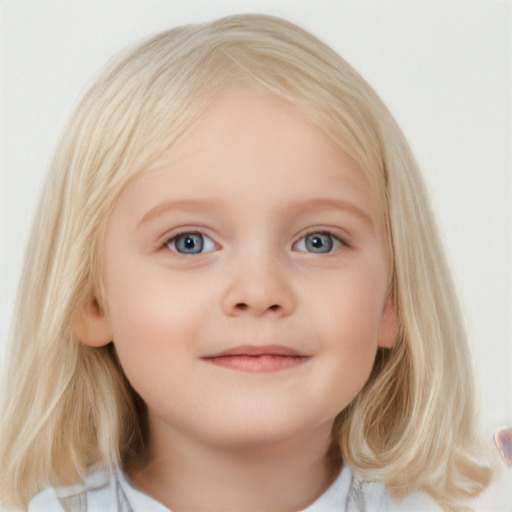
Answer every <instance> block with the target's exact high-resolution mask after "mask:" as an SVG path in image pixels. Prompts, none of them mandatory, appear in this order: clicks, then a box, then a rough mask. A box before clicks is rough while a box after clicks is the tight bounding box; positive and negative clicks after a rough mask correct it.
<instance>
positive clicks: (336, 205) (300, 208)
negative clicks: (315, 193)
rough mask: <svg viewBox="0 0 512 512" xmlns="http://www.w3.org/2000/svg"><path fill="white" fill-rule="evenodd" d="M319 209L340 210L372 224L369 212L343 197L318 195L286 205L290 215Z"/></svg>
mask: <svg viewBox="0 0 512 512" xmlns="http://www.w3.org/2000/svg"><path fill="white" fill-rule="evenodd" d="M319 210H342V211H345V212H348V213H351V214H352V215H354V216H355V217H358V218H359V219H360V220H362V221H363V222H365V223H366V224H369V225H370V226H373V225H374V220H373V219H372V217H371V215H370V214H369V213H367V212H366V211H365V210H363V209H362V208H360V207H359V206H357V205H356V204H354V203H352V202H350V201H345V200H343V199H338V198H329V197H319V198H315V199H308V200H306V201H297V202H294V203H291V204H290V205H287V207H286V211H287V212H290V215H291V214H294V215H301V214H304V213H309V212H314V211H319Z"/></svg>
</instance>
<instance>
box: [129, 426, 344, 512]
mask: <svg viewBox="0 0 512 512" xmlns="http://www.w3.org/2000/svg"><path fill="white" fill-rule="evenodd" d="M169 434H170V432H169V430H168V429H166V428H159V427H158V425H152V427H151V434H150V439H151V444H150V447H149V458H148V462H147V463H146V464H145V465H144V466H143V467H142V468H140V469H136V470H132V471H131V477H132V480H133V483H134V484H135V486H136V487H137V488H139V489H140V490H141V491H142V492H144V493H146V494H147V495H149V496H151V497H153V498H154V499H156V500H157V501H159V502H161V503H162V504H163V505H165V506H166V507H168V508H169V509H171V510H173V512H182V511H187V510H202V511H205V512H207V511H222V510H237V511H239V512H243V511H249V510H252V511H254V510H259V511H262V512H263V511H266V510H269V511H270V510H282V511H295V510H301V509H303V508H306V507H307V506H308V505H310V504H311V503H313V502H314V501H315V500H316V499H317V498H318V497H319V496H320V495H321V494H322V493H323V492H324V491H325V490H326V489H327V487H328V486H329V485H330V484H331V483H332V481H333V480H334V479H335V478H336V476H337V474H338V472H339V470H340V462H339V458H338V456H337V454H336V451H335V450H334V449H332V447H331V441H330V435H331V425H330V424H326V425H323V426H322V427H320V428H319V429H316V430H315V431H314V432H305V433H300V434H297V435H295V436H293V437H290V438H287V439H286V440H282V441H275V442H272V443H252V444H250V445H237V446H235V447H232V446H227V445H221V444H215V445H211V444H202V443H197V442H196V441H195V440H191V439H190V438H188V436H186V435H183V434H181V433H179V432H176V431H173V432H172V435H169Z"/></svg>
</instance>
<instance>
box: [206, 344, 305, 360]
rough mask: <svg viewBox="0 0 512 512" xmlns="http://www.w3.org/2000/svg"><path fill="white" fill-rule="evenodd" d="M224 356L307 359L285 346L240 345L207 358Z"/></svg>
mask: <svg viewBox="0 0 512 512" xmlns="http://www.w3.org/2000/svg"><path fill="white" fill-rule="evenodd" d="M224 356H254V357H256V356H289V357H307V356H306V354H302V353H300V352H299V351H298V350H295V349H293V348H291V347H287V346H285V345H240V346H239V347H232V348H228V349H226V350H223V351H222V352H218V353H216V354H213V355H211V356H207V358H212V357H224Z"/></svg>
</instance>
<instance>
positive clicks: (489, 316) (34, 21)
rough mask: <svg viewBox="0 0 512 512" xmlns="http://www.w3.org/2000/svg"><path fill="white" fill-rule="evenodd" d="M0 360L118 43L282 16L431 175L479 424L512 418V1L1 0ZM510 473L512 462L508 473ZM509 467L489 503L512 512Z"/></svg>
mask: <svg viewBox="0 0 512 512" xmlns="http://www.w3.org/2000/svg"><path fill="white" fill-rule="evenodd" d="M0 5H1V7H0V44H1V46H0V52H1V54H0V73H1V75H0V84H1V89H0V100H1V103H0V109H1V110H0V130H1V131H0V144H1V146H0V150H1V151H0V166H1V167H0V169H1V172H0V221H1V222H0V248H1V250H0V258H1V259H0V360H1V359H2V358H1V354H2V352H3V351H4V350H5V345H6V340H7V331H8V323H9V317H10V314H11V308H12V303H13V298H14V294H15V287H16V281H17V277H18V275H19V272H20V261H21V257H22V256H21V255H22V252H23V247H24V245H25V243H27V244H28V247H29V249H30V250H32V251H37V247H34V246H32V245H31V243H30V240H27V239H26V238H27V231H28V227H29V224H30V219H31V216H32V214H33V208H34V203H35V199H36V197H37V193H38V189H39V187H40V182H41V179H42V173H43V171H44V169H45V166H46V164H47V162H48V159H49V155H50V153H51V150H52V148H53V146H54V144H55V141H56V138H57V136H58V134H59V132H60V130H61V128H62V126H63V123H64V121H65V118H66V117H67V115H68V114H69V112H70V110H71V108H72V106H73V105H74V104H75V102H76V100H77V98H78V96H79V95H80V93H81V92H83V90H84V88H85V85H86V84H87V83H89V82H90V80H91V77H92V76H93V75H94V74H95V73H96V72H97V71H98V69H99V68H100V67H101V66H102V65H103V64H104V63H105V62H106V61H107V60H108V59H109V58H110V57H111V56H112V55H113V54H114V53H116V52H117V51H119V50H121V49H122V48H123V47H125V46H126V45H127V44H132V43H134V42H135V41H137V40H138V39H140V38H141V37H145V36H147V35H150V34H152V33H154V32H157V31H161V30H165V29H168V28H170V27H173V26H176V25H180V24H183V23H195V22H201V21H208V20H211V19H214V18H216V17H219V16H223V15H227V14H233V13H239V12H264V13H269V14H275V15H278V16H282V17H285V18H287V19H289V20H290V21H293V22H296V23H298V24H300V25H302V26H304V27H305V28H307V29H309V30H310V31H312V32H313V33H315V34H316V35H317V36H319V37H320V38H322V39H323V40H324V41H326V42H327V43H329V44H330V45H331V46H333V47H334V48H335V49H336V50H337V51H338V52H339V53H340V54H341V55H342V56H344V57H345V58H346V59H347V60H348V61H349V62H350V63H351V64H353V65H354V66H355V68H356V69H357V70H358V71H359V72H360V73H361V74H362V75H363V76H364V77H365V78H366V79H367V80H368V81H369V82H370V84H371V85H372V86H373V87H374V88H375V89H376V90H377V92H378V93H379V94H380V95H381V97H382V98H383V100H384V101H385V102H386V104H387V105H388V107H389V108H390V109H391V111H392V112H393V114H394V115H395V117H396V118H397V120H398V122H399V124H400V125H401V127H402V128H403V130H404V132H405V134H406V136H407V138H408V140H409V142H410V143H411V146H412V148H413V150H414V152H415V154H416V156H417V158H418V160H419V163H420V165H421V167H422V169H423V171H424V173H425V177H426V181H427V183H428V185H429V187H430V189H431V193H432V196H433V201H434V206H435V210H436V213H437V215H438V220H439V222H440V225H441V231H442V233H443V236H444V239H445V242H446V245H447V250H448V254H449V256H450V259H451V263H452V267H453V270H454V273H455V276H456V280H457V283H458V285H459V289H460V294H461V296H462V299H463V302H464V304H465V307H466V311H467V316H468V322H469V325H470V329H471V335H472V339H473V341H474V347H475V355H476V360H477V364H478V369H479V373H480V381H481V388H482V402H483V414H482V418H483V420H482V421H483V425H484V428H485V431H486V434H487V436H488V439H491V437H492V433H493V431H494V429H495V428H497V427H499V426H501V425H505V424H512V392H511V391H512V389H511V388H512V386H511V385H512V376H511V369H512V350H511V321H510V313H511V284H512V281H511V271H510V270H511V233H512V230H511V206H510V204H511V179H510V178H511V176H510V175H511V90H512V85H511V51H510V48H511V29H510V26H511V21H512V19H511V3H510V1H506V0H503V1H493V0H480V1H465V0H444V1H427V0H402V1H393V0H380V1H378V0H377V1H376V0H374V1H353V0H288V1H285V0H271V1H266V0H259V1H257V0H254V1H252V0H239V1H236V0H232V1H227V0H223V1H220V0H212V1H208V0H202V1H198V0H186V1H184V0H181V1H177V0H167V1H149V0H132V1H123V2H121V1H109V0H103V1H93V0H90V1H76V0H67V1H64V0H61V1H46V0H44V1H43V0H40V1H31V2H29V1H20V0H18V1H14V0H13V1H10V2H5V1H4V2H2V3H0ZM511 471H512V470H511ZM509 479H510V475H508V474H507V470H505V469H503V473H502V475H501V477H500V479H499V480H498V481H497V482H496V484H495V487H494V488H493V489H492V490H491V491H489V492H488V493H487V494H488V496H487V497H486V498H485V500H484V501H482V502H481V503H480V505H479V508H480V509H481V510H510V509H511V507H512V500H511V497H510V489H509V485H508V484H507V481H508V483H510V482H509Z"/></svg>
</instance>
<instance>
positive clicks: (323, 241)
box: [293, 232, 341, 254]
mask: <svg viewBox="0 0 512 512" xmlns="http://www.w3.org/2000/svg"><path fill="white" fill-rule="evenodd" d="M340 244H341V242H340V240H339V239H338V238H337V237H335V236H334V235H332V234H331V233H322V232H315V233H309V234H308V235H306V236H304V237H302V238H301V239H300V240H299V241H298V242H297V243H295V244H294V246H293V249H294V250H296V251H298V252H312V253H315V254H326V253H329V252H332V251H333V250H334V249H337V248H338V247H339V246H340Z"/></svg>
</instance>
